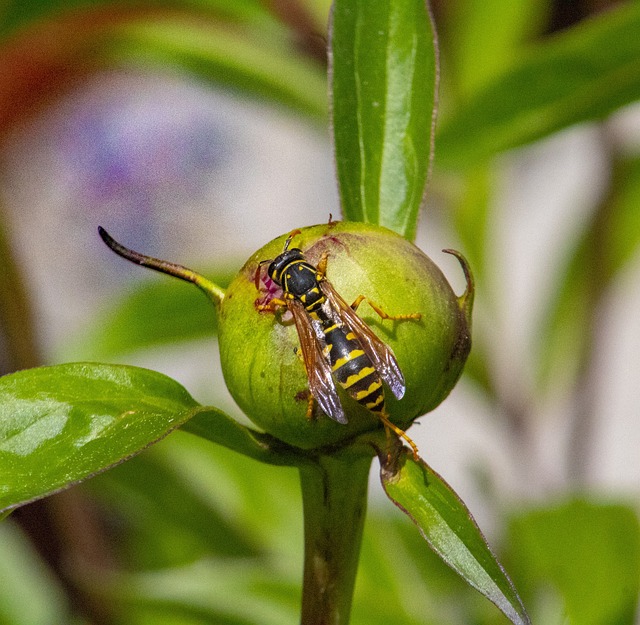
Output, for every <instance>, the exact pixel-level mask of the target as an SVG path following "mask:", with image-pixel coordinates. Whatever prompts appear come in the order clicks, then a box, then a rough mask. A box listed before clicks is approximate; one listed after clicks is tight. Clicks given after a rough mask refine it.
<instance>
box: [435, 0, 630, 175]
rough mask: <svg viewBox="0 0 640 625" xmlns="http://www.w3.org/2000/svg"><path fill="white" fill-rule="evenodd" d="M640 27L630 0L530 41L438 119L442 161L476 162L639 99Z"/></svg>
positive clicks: (438, 156)
mask: <svg viewBox="0 0 640 625" xmlns="http://www.w3.org/2000/svg"><path fill="white" fill-rule="evenodd" d="M638 32H640V4H638V3H637V2H629V3H624V4H623V5H622V6H620V7H619V8H618V9H615V10H611V11H608V12H606V13H603V14H601V15H600V16H598V17H596V18H594V19H591V20H588V21H585V22H583V23H581V24H578V25H577V26H575V27H573V28H571V29H570V30H567V31H565V32H561V33H559V34H557V35H554V36H552V37H550V38H549V39H548V40H546V41H543V42H541V43H539V44H536V45H535V46H532V47H531V48H530V49H529V50H528V52H527V53H526V54H523V55H522V56H521V57H520V58H518V59H516V60H515V61H514V62H513V64H512V65H511V66H510V67H509V68H508V69H506V70H505V71H504V72H503V73H502V74H500V75H499V76H498V77H496V78H495V79H493V80H492V81H490V82H488V83H487V84H486V85H485V87H484V88H482V89H479V90H478V91H477V92H476V93H475V95H474V97H473V98H471V99H470V100H469V101H468V102H466V103H465V104H463V105H462V106H461V107H460V108H459V109H458V110H457V111H455V112H454V113H453V114H452V115H451V116H450V117H449V118H448V119H446V120H445V121H444V123H443V124H442V125H441V126H440V129H439V130H440V131H439V133H438V137H437V141H436V146H437V154H436V162H437V163H438V166H442V167H445V168H467V167H470V166H473V165H475V164H478V163H479V162H482V161H483V160H486V159H487V158H489V157H491V156H492V155H494V154H496V153H498V152H501V151H503V150H507V149H509V148H513V147H516V146H520V145H523V144H525V143H528V142H531V141H534V140H536V139H540V138H542V137H544V136H546V135H549V134H550V133H552V132H555V131H557V130H560V129H561V128H565V127H567V126H570V125H572V124H577V123H579V122H583V121H586V120H592V119H599V118H602V117H604V116H605V115H607V114H609V113H611V112H612V111H614V110H615V109H616V108H618V107H620V106H623V105H624V104H628V103H630V102H633V101H635V100H637V99H638V98H640V38H639V37H637V33H638Z"/></svg>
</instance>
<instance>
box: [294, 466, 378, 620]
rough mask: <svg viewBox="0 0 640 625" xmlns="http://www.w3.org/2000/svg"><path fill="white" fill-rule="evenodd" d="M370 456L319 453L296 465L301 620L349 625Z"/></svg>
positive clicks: (365, 507) (364, 512)
mask: <svg viewBox="0 0 640 625" xmlns="http://www.w3.org/2000/svg"><path fill="white" fill-rule="evenodd" d="M370 465H371V458H370V457H368V456H361V455H350V456H341V457H334V456H321V457H320V458H319V459H318V462H317V464H316V463H314V464H313V465H306V466H303V467H301V468H300V480H301V484H302V501H303V509H304V543H305V544H304V581H303V589H302V616H301V620H300V622H301V625H347V624H348V622H349V614H350V611H351V600H352V598H353V589H354V585H355V579H356V572H357V569H358V556H359V553H360V542H361V539H362V528H363V526H364V518H365V514H366V510H367V486H368V478H369V467H370Z"/></svg>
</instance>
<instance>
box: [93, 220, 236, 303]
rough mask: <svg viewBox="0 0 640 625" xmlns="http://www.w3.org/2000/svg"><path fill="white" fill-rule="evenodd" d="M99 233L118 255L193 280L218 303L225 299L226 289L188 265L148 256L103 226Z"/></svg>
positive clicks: (137, 263) (182, 278) (156, 269)
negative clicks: (129, 245) (127, 244)
mask: <svg viewBox="0 0 640 625" xmlns="http://www.w3.org/2000/svg"><path fill="white" fill-rule="evenodd" d="M98 234H99V235H100V237H101V238H102V240H103V241H104V242H105V244H106V245H107V247H108V248H109V249H111V250H113V251H114V252H115V253H116V254H118V256H122V258H125V259H126V260H128V261H131V262H132V263H135V264H136V265H142V266H143V267H148V268H149V269H153V270H154V271H159V272H161V273H166V274H168V275H170V276H175V277H176V278H180V279H181V280H185V281H186V282H192V283H193V284H195V285H196V286H197V287H198V288H200V289H201V290H203V291H204V292H205V293H206V294H207V295H208V296H209V297H210V298H211V299H212V300H213V301H214V302H216V303H218V304H219V303H220V302H222V300H223V299H224V290H223V289H221V288H220V287H219V286H218V285H217V284H215V283H213V282H211V281H210V280H207V279H206V278H205V277H204V276H201V275H200V274H199V273H196V272H195V271H192V270H191V269H188V268H187V267H183V266H182V265H177V264H176V263H170V262H169V261H167V260H160V259H159V258H153V256H147V255H146V254H140V252H135V251H134V250H131V249H129V248H128V247H125V246H124V245H122V244H121V243H118V242H117V241H116V240H115V239H114V238H113V237H112V236H111V235H110V234H109V233H108V232H107V231H106V230H105V229H104V228H103V227H102V226H98Z"/></svg>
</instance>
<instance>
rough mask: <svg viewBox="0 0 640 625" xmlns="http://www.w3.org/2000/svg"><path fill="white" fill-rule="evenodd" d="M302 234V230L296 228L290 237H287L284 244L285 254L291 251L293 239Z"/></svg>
mask: <svg viewBox="0 0 640 625" xmlns="http://www.w3.org/2000/svg"><path fill="white" fill-rule="evenodd" d="M301 232H302V230H300V228H296V229H295V230H292V231H291V232H290V233H289V236H288V237H287V240H286V241H285V243H284V249H283V250H282V251H283V252H286V251H287V250H288V249H289V244H290V243H291V239H293V237H295V236H296V234H300V233H301Z"/></svg>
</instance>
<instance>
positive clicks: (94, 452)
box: [0, 363, 198, 510]
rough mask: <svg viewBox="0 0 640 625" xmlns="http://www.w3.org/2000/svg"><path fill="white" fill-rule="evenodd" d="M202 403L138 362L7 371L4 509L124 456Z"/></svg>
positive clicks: (2, 396)
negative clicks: (8, 373) (132, 363)
mask: <svg viewBox="0 0 640 625" xmlns="http://www.w3.org/2000/svg"><path fill="white" fill-rule="evenodd" d="M197 408H198V404H197V403H196V402H195V400H194V399H192V398H191V396H190V395H189V394H188V393H187V392H186V391H185V390H184V388H182V386H180V385H179V384H178V383H177V382H175V381H174V380H172V379H171V378H168V377H166V376H164V375H162V374H160V373H156V372H154V371H149V370H147V369H141V368H137V367H125V366H120V365H101V364H94V363H75V364H68V365H58V366H53V367H42V368H38V369H29V370H26V371H20V372H18V373H14V374H11V375H7V376H4V377H2V378H0V510H2V509H9V508H14V507H16V506H18V505H21V504H24V503H27V502H29V501H32V500H34V499H38V498H40V497H43V496H45V495H49V494H52V493H54V492H56V491H59V490H62V489H64V488H68V487H69V486H71V485H73V484H75V483H76V482H79V481H81V480H84V479H86V478H88V477H91V476H92V475H94V474H96V473H98V472H100V471H104V470H105V469H107V468H109V467H111V466H113V465H115V464H118V463H120V462H122V461H123V460H125V459H127V458H128V457H129V456H132V455H133V454H136V453H138V452H139V451H141V450H142V449H144V448H145V447H147V446H148V445H150V444H151V443H153V442H155V441H157V440H158V439H160V438H162V437H163V436H165V435H166V434H168V433H169V432H170V431H171V430H173V429H174V428H176V427H178V426H179V425H181V424H182V423H184V422H185V421H186V420H188V419H189V418H190V417H191V415H192V414H193V412H194V410H196V409H197Z"/></svg>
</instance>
